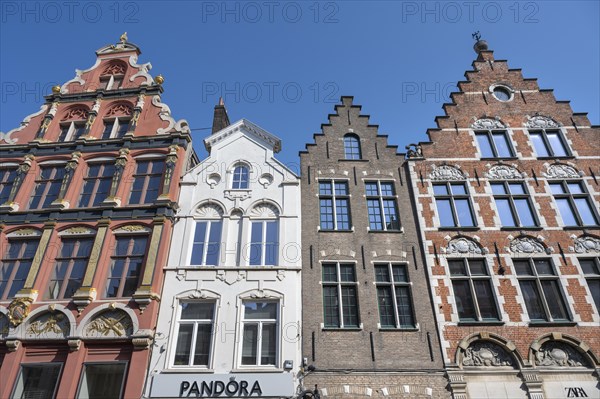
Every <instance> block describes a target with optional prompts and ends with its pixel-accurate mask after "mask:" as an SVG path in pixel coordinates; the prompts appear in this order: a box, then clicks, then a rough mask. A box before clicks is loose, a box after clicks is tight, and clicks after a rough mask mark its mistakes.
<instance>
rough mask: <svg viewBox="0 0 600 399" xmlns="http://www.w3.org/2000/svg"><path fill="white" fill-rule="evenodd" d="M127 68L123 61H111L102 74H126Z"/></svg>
mask: <svg viewBox="0 0 600 399" xmlns="http://www.w3.org/2000/svg"><path fill="white" fill-rule="evenodd" d="M126 68H127V67H126V66H125V65H123V64H122V63H121V62H111V63H110V64H109V65H108V66H107V67H106V69H104V72H102V75H124V74H125V69H126Z"/></svg>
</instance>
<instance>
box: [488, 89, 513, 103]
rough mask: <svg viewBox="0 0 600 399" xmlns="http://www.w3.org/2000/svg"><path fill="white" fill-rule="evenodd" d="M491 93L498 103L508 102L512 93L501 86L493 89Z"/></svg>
mask: <svg viewBox="0 0 600 399" xmlns="http://www.w3.org/2000/svg"><path fill="white" fill-rule="evenodd" d="M492 93H493V94H494V97H496V100H498V101H509V100H510V99H511V98H512V93H511V92H510V90H509V89H508V88H506V87H503V86H497V87H494V90H493V91H492Z"/></svg>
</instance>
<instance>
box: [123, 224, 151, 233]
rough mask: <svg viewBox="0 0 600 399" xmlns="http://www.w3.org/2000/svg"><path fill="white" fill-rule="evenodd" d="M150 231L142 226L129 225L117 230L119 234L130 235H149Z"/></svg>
mask: <svg viewBox="0 0 600 399" xmlns="http://www.w3.org/2000/svg"><path fill="white" fill-rule="evenodd" d="M149 231H150V229H148V228H147V227H144V226H142V225H139V224H128V225H127V226H123V227H119V229H118V230H117V232H128V233H141V232H144V233H147V232H149Z"/></svg>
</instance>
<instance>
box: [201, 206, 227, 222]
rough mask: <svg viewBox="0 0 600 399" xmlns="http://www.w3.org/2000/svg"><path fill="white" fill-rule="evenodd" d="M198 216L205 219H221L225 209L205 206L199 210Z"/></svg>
mask: <svg viewBox="0 0 600 399" xmlns="http://www.w3.org/2000/svg"><path fill="white" fill-rule="evenodd" d="M196 215H197V216H198V217H201V218H203V219H220V218H221V217H223V209H222V208H221V207H220V206H219V205H217V204H204V205H202V206H200V207H199V208H198V210H197V211H196Z"/></svg>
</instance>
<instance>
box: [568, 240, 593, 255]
mask: <svg viewBox="0 0 600 399" xmlns="http://www.w3.org/2000/svg"><path fill="white" fill-rule="evenodd" d="M571 237H572V238H574V241H575V246H574V247H569V250H570V251H571V252H577V253H578V254H588V253H590V252H600V239H598V238H596V237H592V236H588V235H585V236H581V237H575V236H571Z"/></svg>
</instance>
